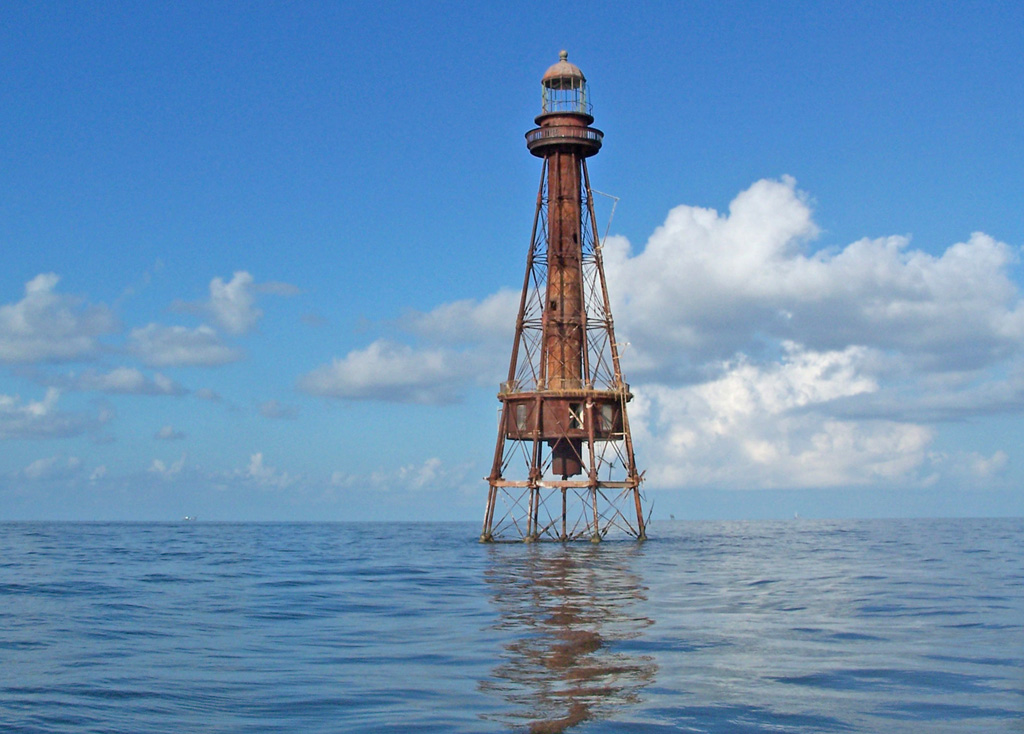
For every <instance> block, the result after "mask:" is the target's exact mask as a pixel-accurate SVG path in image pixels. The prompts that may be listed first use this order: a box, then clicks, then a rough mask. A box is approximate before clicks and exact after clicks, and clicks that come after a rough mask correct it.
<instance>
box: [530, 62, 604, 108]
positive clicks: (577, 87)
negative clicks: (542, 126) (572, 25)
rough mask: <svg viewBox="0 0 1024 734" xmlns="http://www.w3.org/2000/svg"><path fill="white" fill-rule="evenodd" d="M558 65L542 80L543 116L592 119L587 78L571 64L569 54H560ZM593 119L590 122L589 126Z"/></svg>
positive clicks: (552, 67) (550, 69) (547, 72)
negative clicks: (581, 116) (559, 115)
mask: <svg viewBox="0 0 1024 734" xmlns="http://www.w3.org/2000/svg"><path fill="white" fill-rule="evenodd" d="M558 57H559V58H558V63H557V64H553V65H552V66H551V67H550V68H549V69H548V70H547V71H546V72H544V76H543V77H542V78H541V80H540V87H541V91H542V92H543V101H542V104H541V116H543V115H548V114H552V113H561V114H572V115H586V116H587V117H590V100H589V99H588V96H589V95H588V91H587V78H586V77H585V76H583V72H582V71H580V67H578V66H576V64H571V63H569V52H568V51H562V52H561V53H560V54H558ZM590 122H593V118H591V119H590V120H588V124H589V123H590Z"/></svg>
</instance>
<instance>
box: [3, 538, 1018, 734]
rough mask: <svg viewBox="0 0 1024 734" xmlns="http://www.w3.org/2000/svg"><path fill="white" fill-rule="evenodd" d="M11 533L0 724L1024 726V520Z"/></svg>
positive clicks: (68, 728)
mask: <svg viewBox="0 0 1024 734" xmlns="http://www.w3.org/2000/svg"><path fill="white" fill-rule="evenodd" d="M650 530H651V535H652V538H651V539H650V540H649V541H647V542H646V543H636V542H634V541H615V542H606V543H603V544H600V545H591V544H589V543H583V544H576V545H571V546H560V545H546V544H535V545H523V544H510V545H480V544H479V543H477V542H476V535H477V533H478V532H479V529H478V527H477V526H476V525H474V524H442V525H431V524H399V525H385V524H217V523H204V522H190V523H179V524H101V523H97V524H91V523H52V524H51V523H5V524H0V731H2V732H62V733H65V732H71V733H74V732H103V733H105V734H106V733H112V732H125V733H128V732H131V733H132V734H135V733H138V732H503V731H524V732H526V731H531V732H559V731H572V732H677V731H684V732H730V733H732V732H808V733H810V732H814V733H818V732H915V733H916V732H958V733H962V732H1024V723H1022V720H1024V520H1020V519H1009V520H976V519H971V520H916V521H897V520H881V521H812V520H793V521H784V522H728V523H713V522H700V523H696V522H694V523H691V522H661V523H655V524H653V525H652V527H651V529H650Z"/></svg>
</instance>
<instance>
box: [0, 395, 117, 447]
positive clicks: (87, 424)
mask: <svg viewBox="0 0 1024 734" xmlns="http://www.w3.org/2000/svg"><path fill="white" fill-rule="evenodd" d="M59 399H60V391H59V390H58V389H57V388H53V387H51V388H49V389H48V390H47V391H46V396H45V397H44V398H43V399H42V400H36V401H29V402H22V400H21V398H20V397H19V396H17V395H0V439H11V438H13V439H17V438H68V437H70V436H78V435H80V434H82V433H85V432H86V431H89V430H91V429H93V428H95V427H96V426H98V425H99V424H100V423H102V422H104V416H102V415H101V416H100V417H96V418H94V417H90V416H88V415H85V414H83V413H77V412H69V411H62V410H60V409H59V408H58V407H57V402H58V400H59Z"/></svg>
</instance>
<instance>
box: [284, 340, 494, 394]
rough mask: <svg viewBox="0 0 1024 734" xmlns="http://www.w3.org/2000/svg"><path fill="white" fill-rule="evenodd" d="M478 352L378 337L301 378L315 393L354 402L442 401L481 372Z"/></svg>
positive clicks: (301, 383) (304, 387) (305, 388)
mask: <svg viewBox="0 0 1024 734" xmlns="http://www.w3.org/2000/svg"><path fill="white" fill-rule="evenodd" d="M479 362H480V355H479V354H478V353H460V352H456V351H453V350H450V349H445V348H440V347H436V348H428V349H421V348H413V347H410V346H408V345H404V344H397V343H395V342H391V341H387V340H378V341H375V342H373V343H372V344H370V345H369V346H368V347H366V348H365V349H360V350H355V351H352V352H349V353H348V354H347V355H346V356H345V357H342V358H339V359H335V360H334V361H333V362H332V363H331V364H329V365H324V366H321V367H318V368H317V369H315V370H313V371H312V372H310V373H308V374H306V375H304V376H302V377H301V378H300V379H299V383H298V385H299V389H301V390H303V391H305V392H307V393H310V394H312V395H321V396H324V397H331V398H347V399H351V400H389V401H393V402H405V403H427V404H431V403H432V404H439V403H450V402H453V401H454V400H456V399H457V397H458V393H459V390H460V388H461V387H462V385H463V384H464V383H465V382H466V381H467V380H470V379H472V377H473V376H474V375H476V374H477V373H478V371H479Z"/></svg>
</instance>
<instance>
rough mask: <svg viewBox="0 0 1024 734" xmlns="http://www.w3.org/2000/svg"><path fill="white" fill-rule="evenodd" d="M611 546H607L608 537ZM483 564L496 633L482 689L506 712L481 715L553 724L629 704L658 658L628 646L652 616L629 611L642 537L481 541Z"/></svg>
mask: <svg viewBox="0 0 1024 734" xmlns="http://www.w3.org/2000/svg"><path fill="white" fill-rule="evenodd" d="M613 545H614V546H615V547H612V546H613ZM489 550H490V552H491V555H492V556H493V557H492V558H491V559H490V560H491V561H492V563H491V564H490V566H489V568H488V569H487V571H486V572H485V577H484V578H485V581H486V582H487V584H488V586H489V589H490V591H491V600H492V604H493V605H494V607H495V610H496V611H497V612H498V614H499V616H500V621H499V622H498V623H497V624H495V625H494V628H493V632H494V633H495V636H496V637H497V638H498V639H504V641H503V647H502V653H501V655H500V660H499V662H498V664H497V665H496V667H495V668H494V670H493V671H492V676H491V677H490V678H488V679H487V680H484V681H482V682H481V683H480V688H481V690H483V691H486V692H488V693H491V694H494V693H497V694H499V695H500V696H501V697H503V698H504V699H505V700H506V701H507V703H508V705H509V711H508V713H507V714H504V715H499V716H488V717H487V718H489V719H497V720H500V721H503V722H504V723H506V724H509V725H511V726H513V727H514V728H516V729H519V728H523V727H525V728H526V730H528V731H530V732H537V733H542V732H561V731H563V730H566V729H568V728H569V727H571V726H574V725H576V724H579V723H582V722H584V721H589V720H599V719H605V718H608V717H610V716H614V714H615V713H616V711H618V710H619V709H620V708H622V707H623V706H628V705H631V704H636V703H637V702H638V701H639V698H640V697H639V693H640V691H641V689H643V688H644V686H646V685H648V684H649V683H651V682H652V681H653V680H654V678H655V674H656V673H657V666H656V664H655V663H654V660H653V658H652V657H651V656H649V655H645V654H641V653H638V652H637V651H636V650H630V641H632V640H635V639H636V638H639V637H640V635H641V634H642V632H643V630H644V629H645V628H646V627H648V626H650V625H651V624H652V622H651V620H650V619H647V618H645V617H643V616H642V615H640V614H639V613H638V611H639V608H640V607H641V605H642V604H643V603H644V602H645V601H646V599H647V596H646V594H647V590H646V589H645V588H644V586H643V583H642V581H641V579H640V578H639V577H638V576H637V575H636V573H635V572H634V571H633V570H632V566H633V565H634V562H635V561H636V559H635V558H634V556H636V555H638V554H640V553H643V549H642V547H637V546H635V545H632V544H626V543H623V544H619V543H615V544H606V545H604V546H590V545H588V546H584V547H580V546H562V545H556V546H549V545H532V546H529V547H525V548H524V547H522V546H519V545H516V546H512V547H509V546H502V545H496V546H492V547H490V548H489Z"/></svg>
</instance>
